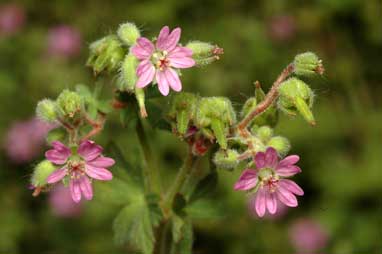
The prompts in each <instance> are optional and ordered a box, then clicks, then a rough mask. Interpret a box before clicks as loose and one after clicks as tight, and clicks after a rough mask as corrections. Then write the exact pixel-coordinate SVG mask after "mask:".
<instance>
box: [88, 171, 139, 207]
mask: <svg viewBox="0 0 382 254" xmlns="http://www.w3.org/2000/svg"><path fill="white" fill-rule="evenodd" d="M95 190H96V192H97V193H96V195H95V196H96V197H97V199H100V200H101V201H102V202H103V203H107V204H113V205H126V204H129V203H132V202H135V200H136V197H137V196H140V195H142V190H141V189H140V188H139V187H138V186H137V185H136V184H134V183H133V182H126V181H122V180H121V179H118V178H115V177H114V179H113V181H109V182H97V183H96V187H95Z"/></svg>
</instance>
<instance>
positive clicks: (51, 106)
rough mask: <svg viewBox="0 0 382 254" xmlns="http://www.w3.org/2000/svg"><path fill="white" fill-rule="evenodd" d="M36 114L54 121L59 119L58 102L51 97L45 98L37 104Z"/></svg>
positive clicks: (48, 121)
mask: <svg viewBox="0 0 382 254" xmlns="http://www.w3.org/2000/svg"><path fill="white" fill-rule="evenodd" d="M36 115H37V117H38V118H40V119H41V120H43V121H45V122H47V123H52V122H54V121H56V120H57V112H56V103H55V102H54V101H52V100H50V99H44V100H42V101H40V102H39V103H38V104H37V107H36Z"/></svg>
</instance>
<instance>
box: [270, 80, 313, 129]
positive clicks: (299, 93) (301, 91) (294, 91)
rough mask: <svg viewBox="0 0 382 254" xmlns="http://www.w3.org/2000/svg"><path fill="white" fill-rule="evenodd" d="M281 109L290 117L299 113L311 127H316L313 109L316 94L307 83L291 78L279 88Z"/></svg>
mask: <svg viewBox="0 0 382 254" xmlns="http://www.w3.org/2000/svg"><path fill="white" fill-rule="evenodd" d="M279 94H280V98H279V100H278V106H279V108H280V109H281V110H282V111H284V112H285V113H287V114H289V115H296V113H297V112H299V113H300V114H301V115H302V116H303V117H304V119H305V120H306V121H307V122H308V123H310V124H311V125H315V124H316V122H315V120H314V116H313V113H312V112H311V108H312V106H313V99H314V94H313V92H312V90H311V89H310V88H309V86H308V85H307V84H305V82H303V81H302V80H300V79H297V78H290V79H288V80H286V81H285V82H284V83H283V84H281V86H280V88H279Z"/></svg>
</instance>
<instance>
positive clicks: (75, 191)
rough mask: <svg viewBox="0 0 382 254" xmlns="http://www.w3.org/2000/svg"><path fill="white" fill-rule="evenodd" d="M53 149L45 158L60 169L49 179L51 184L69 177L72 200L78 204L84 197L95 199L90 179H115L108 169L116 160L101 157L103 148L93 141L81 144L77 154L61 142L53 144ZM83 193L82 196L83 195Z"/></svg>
mask: <svg viewBox="0 0 382 254" xmlns="http://www.w3.org/2000/svg"><path fill="white" fill-rule="evenodd" d="M52 146H53V149H51V150H49V151H47V152H46V153H45V157H46V158H47V159H48V160H49V161H51V162H52V163H54V164H56V165H61V166H62V167H61V168H60V169H57V170H56V171H54V172H53V173H52V174H51V175H50V176H49V177H48V179H47V182H48V183H49V184H53V183H56V182H59V181H61V180H62V179H63V178H64V177H65V176H69V177H70V179H69V187H70V193H71V196H72V199H73V201H74V202H76V203H78V202H80V200H81V196H82V195H83V196H84V197H85V199H87V200H91V199H92V198H93V187H92V185H91V180H90V179H89V177H90V178H93V179H97V180H102V181H108V180H111V179H112V178H113V175H112V173H111V172H110V171H109V170H107V169H106V168H108V167H111V166H113V165H114V160H113V159H112V158H109V157H103V156H101V153H102V151H103V148H102V147H101V146H99V145H97V144H96V143H94V142H93V141H90V140H86V141H83V142H81V144H80V145H79V147H78V149H77V151H76V152H72V150H71V149H70V148H68V147H67V146H65V145H64V144H62V143H61V142H59V141H54V142H52ZM81 193H82V194H81Z"/></svg>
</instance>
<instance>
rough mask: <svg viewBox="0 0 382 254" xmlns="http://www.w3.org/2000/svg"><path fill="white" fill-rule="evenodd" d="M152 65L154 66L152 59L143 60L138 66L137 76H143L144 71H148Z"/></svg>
mask: <svg viewBox="0 0 382 254" xmlns="http://www.w3.org/2000/svg"><path fill="white" fill-rule="evenodd" d="M151 66H153V64H152V63H151V62H150V60H143V61H141V62H140V63H139V65H138V67H137V76H138V77H139V76H141V75H142V73H144V72H146V71H147V70H148V69H149V68H150V67H151Z"/></svg>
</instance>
